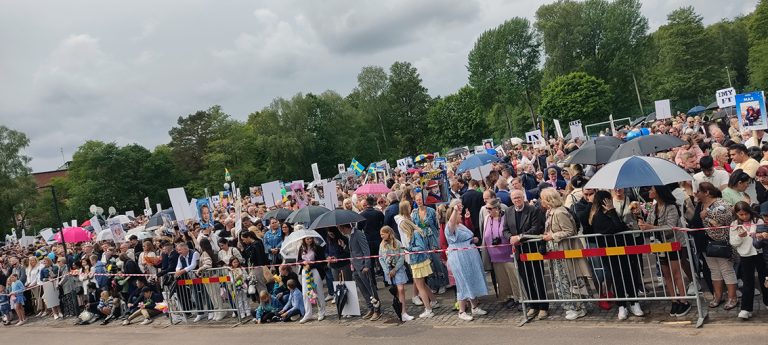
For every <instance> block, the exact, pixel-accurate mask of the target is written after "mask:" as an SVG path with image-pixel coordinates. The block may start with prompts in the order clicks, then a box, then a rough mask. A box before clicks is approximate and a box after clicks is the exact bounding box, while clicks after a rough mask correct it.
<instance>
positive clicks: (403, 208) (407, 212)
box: [399, 200, 411, 219]
mask: <svg viewBox="0 0 768 345" xmlns="http://www.w3.org/2000/svg"><path fill="white" fill-rule="evenodd" d="M399 208H400V213H399V214H400V215H401V216H403V217H405V218H408V219H410V218H411V202H410V201H408V200H403V201H401V202H400V205H399Z"/></svg>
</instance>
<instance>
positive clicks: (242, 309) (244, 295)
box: [229, 256, 250, 318]
mask: <svg viewBox="0 0 768 345" xmlns="http://www.w3.org/2000/svg"><path fill="white" fill-rule="evenodd" d="M229 267H231V268H232V277H233V278H234V279H235V306H236V308H237V311H238V312H239V313H240V318H245V317H246V316H248V314H249V310H250V307H249V305H248V284H247V283H246V281H245V278H246V272H245V270H243V268H242V267H240V259H238V258H237V257H236V256H232V257H231V258H230V259H229Z"/></svg>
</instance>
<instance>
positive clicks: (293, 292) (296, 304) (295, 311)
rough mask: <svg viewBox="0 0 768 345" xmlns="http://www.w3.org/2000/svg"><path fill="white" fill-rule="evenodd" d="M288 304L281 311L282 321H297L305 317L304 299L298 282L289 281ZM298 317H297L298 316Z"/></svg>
mask: <svg viewBox="0 0 768 345" xmlns="http://www.w3.org/2000/svg"><path fill="white" fill-rule="evenodd" d="M286 285H287V286H288V291H289V295H288V303H286V304H285V306H284V307H283V309H282V310H280V320H281V321H283V322H290V321H295V320H294V319H298V318H299V317H303V316H304V299H303V298H302V297H301V290H300V289H297V288H296V281H295V280H293V279H290V280H288V282H287V283H286ZM297 315H298V317H295V316H297Z"/></svg>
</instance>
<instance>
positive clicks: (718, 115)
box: [709, 107, 736, 121]
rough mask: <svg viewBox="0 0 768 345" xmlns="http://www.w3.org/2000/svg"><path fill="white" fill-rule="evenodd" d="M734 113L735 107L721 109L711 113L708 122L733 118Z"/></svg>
mask: <svg viewBox="0 0 768 345" xmlns="http://www.w3.org/2000/svg"><path fill="white" fill-rule="evenodd" d="M735 113H736V108H735V107H728V108H723V109H720V110H718V111H715V112H713V113H712V115H711V116H710V117H709V121H714V120H717V119H725V118H727V117H729V116H733V115H734V114H735Z"/></svg>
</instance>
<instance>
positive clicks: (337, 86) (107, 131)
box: [0, 0, 757, 171]
mask: <svg viewBox="0 0 768 345" xmlns="http://www.w3.org/2000/svg"><path fill="white" fill-rule="evenodd" d="M549 2H551V1H542V0H507V1H504V0H389V1H364V0H356V1H352V0H347V1H337V0H324V1H310V0H305V1H292V0H283V1H244V0H228V1H214V0H164V1H145V0H133V1H116V0H102V1H94V0H92V1H82V0H67V1H59V0H49V1H15V0H0V47H2V48H0V125H5V126H8V127H11V128H13V129H16V130H20V131H23V132H25V133H26V134H27V135H28V136H29V137H30V139H31V141H32V143H31V145H30V147H29V148H28V149H27V154H28V155H29V156H31V157H32V158H33V160H32V163H31V165H32V168H33V170H34V171H45V170H52V169H56V168H57V167H58V166H59V165H61V163H62V153H61V152H60V150H63V155H64V159H66V160H69V159H70V158H71V156H72V153H73V152H74V151H75V150H76V149H77V147H78V146H79V145H80V144H82V143H83V142H84V141H85V140H87V139H98V140H104V141H114V142H117V143H118V144H121V145H124V144H130V143H139V144H141V145H144V146H146V147H148V148H153V147H154V146H155V145H158V144H162V143H166V142H168V141H169V140H170V138H169V136H168V130H169V129H170V127H171V126H173V125H174V124H175V122H176V119H177V117H178V116H180V115H186V114H189V113H191V112H194V111H196V110H198V109H205V108H207V107H209V106H210V105H213V104H220V105H222V107H223V108H224V111H226V112H227V113H229V114H231V115H232V116H233V117H235V118H237V119H245V118H246V116H247V114H248V113H250V112H253V111H256V110H259V109H261V108H262V107H264V106H265V105H267V104H269V102H270V101H271V100H272V99H273V98H275V97H290V96H292V95H293V94H295V93H297V92H322V91H324V90H326V89H332V90H336V91H337V92H339V93H341V94H343V95H346V94H347V93H348V92H349V91H350V90H351V89H352V88H353V87H354V86H355V83H356V80H355V78H356V75H357V73H358V72H359V71H360V69H361V68H362V67H363V66H366V65H380V66H384V67H388V66H389V65H391V64H392V62H394V61H398V60H400V61H402V60H405V61H410V62H412V63H413V64H414V65H415V66H416V67H417V68H418V70H419V72H420V73H421V77H422V79H423V80H424V84H425V86H426V87H427V88H428V89H429V91H430V93H431V94H432V95H433V96H437V95H445V94H449V93H452V92H454V91H456V90H457V89H458V88H460V87H461V86H462V85H464V84H465V83H466V81H467V72H466V67H465V66H466V58H467V54H468V53H469V50H470V49H471V47H472V45H473V43H474V41H475V39H476V38H477V36H478V35H479V34H480V33H482V32H483V31H484V30H487V29H489V28H492V27H494V26H496V25H498V24H500V23H502V22H503V21H504V20H505V19H508V18H511V17H514V16H523V17H527V18H530V19H533V16H534V13H535V11H536V9H537V8H538V7H539V6H540V5H541V4H544V3H549ZM756 3H757V0H730V1H714V0H647V1H643V13H644V14H645V16H646V17H647V18H648V19H649V23H650V26H651V29H652V30H653V29H655V28H657V27H658V26H660V25H662V24H663V23H664V22H665V20H666V14H667V13H669V12H670V11H672V10H674V9H675V8H678V7H681V6H688V5H692V6H694V7H695V8H696V10H697V11H698V13H700V14H701V15H702V16H703V17H704V20H705V22H706V23H712V22H716V21H719V20H720V19H722V18H731V17H734V16H736V15H739V14H745V13H749V12H750V11H752V10H753V9H754V7H755V4H756Z"/></svg>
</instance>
